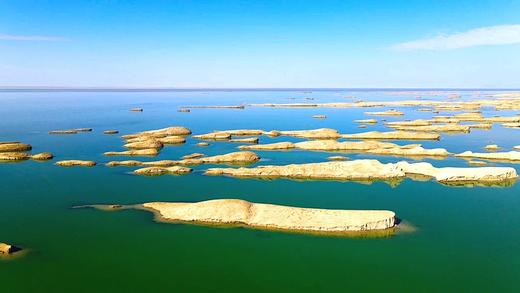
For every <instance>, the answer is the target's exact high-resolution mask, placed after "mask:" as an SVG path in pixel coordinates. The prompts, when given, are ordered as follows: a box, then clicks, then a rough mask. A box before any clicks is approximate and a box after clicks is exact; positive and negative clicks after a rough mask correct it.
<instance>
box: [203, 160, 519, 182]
mask: <svg viewBox="0 0 520 293" xmlns="http://www.w3.org/2000/svg"><path fill="white" fill-rule="evenodd" d="M206 174H207V175H229V176H234V177H258V178H277V177H278V178H295V179H338V180H359V181H365V180H369V181H372V180H395V179H403V178H405V177H408V178H411V179H416V176H426V177H428V178H433V179H435V180H436V181H438V182H441V183H450V184H457V183H471V182H474V183H500V182H508V181H512V180H515V179H516V178H517V177H518V175H517V173H516V170H515V169H514V168H510V167H482V168H455V167H442V168H437V167H434V166H432V165H431V164H430V163H425V162H422V163H408V162H406V161H400V162H397V163H388V164H384V163H381V162H379V161H377V160H353V161H344V162H323V163H308V164H291V165H282V166H272V165H270V166H258V167H254V168H244V167H242V168H210V169H208V170H207V171H206Z"/></svg>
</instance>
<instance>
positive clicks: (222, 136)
mask: <svg viewBox="0 0 520 293" xmlns="http://www.w3.org/2000/svg"><path fill="white" fill-rule="evenodd" d="M254 135H268V136H273V137H277V136H292V137H298V138H306V139H338V138H351V139H382V140H394V139H395V140H399V139H403V140H439V139H440V135H439V134H438V133H429V132H422V131H421V132H419V131H417V132H416V131H386V132H379V131H370V132H362V133H354V134H340V133H339V132H338V131H337V130H336V129H331V128H318V129H309V130H281V131H280V130H271V131H265V130H258V129H238V130H222V131H214V132H210V133H206V134H200V135H194V136H193V138H197V139H202V140H217V141H218V140H224V141H228V140H230V139H231V138H232V136H254Z"/></svg>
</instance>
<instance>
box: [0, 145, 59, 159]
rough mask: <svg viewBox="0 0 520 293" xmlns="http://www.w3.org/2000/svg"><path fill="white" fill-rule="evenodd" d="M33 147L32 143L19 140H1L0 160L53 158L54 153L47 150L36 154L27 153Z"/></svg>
mask: <svg viewBox="0 0 520 293" xmlns="http://www.w3.org/2000/svg"><path fill="white" fill-rule="evenodd" d="M31 149H32V146H31V145H30V144H26V143H22V142H18V141H7V142H0V161H23V160H28V159H31V160H36V161H44V160H50V159H52V158H53V155H52V154H51V153H47V152H44V153H38V154H34V155H31V154H29V153H27V151H30V150H31Z"/></svg>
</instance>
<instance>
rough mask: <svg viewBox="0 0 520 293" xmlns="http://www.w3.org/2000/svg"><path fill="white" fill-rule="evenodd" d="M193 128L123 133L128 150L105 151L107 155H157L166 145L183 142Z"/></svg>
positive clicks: (170, 128) (173, 127)
mask: <svg viewBox="0 0 520 293" xmlns="http://www.w3.org/2000/svg"><path fill="white" fill-rule="evenodd" d="M190 134H191V130H189V129H188V128H186V127H181V126H172V127H167V128H161V129H156V130H148V131H142V132H137V133H132V134H127V135H123V136H122V138H123V139H124V140H125V141H126V143H125V144H124V147H125V148H127V149H128V150H126V151H112V152H105V153H104V155H105V156H157V155H158V154H159V152H160V150H161V149H162V148H163V147H164V146H165V145H175V144H182V143H185V142H186V138H185V136H187V135H190Z"/></svg>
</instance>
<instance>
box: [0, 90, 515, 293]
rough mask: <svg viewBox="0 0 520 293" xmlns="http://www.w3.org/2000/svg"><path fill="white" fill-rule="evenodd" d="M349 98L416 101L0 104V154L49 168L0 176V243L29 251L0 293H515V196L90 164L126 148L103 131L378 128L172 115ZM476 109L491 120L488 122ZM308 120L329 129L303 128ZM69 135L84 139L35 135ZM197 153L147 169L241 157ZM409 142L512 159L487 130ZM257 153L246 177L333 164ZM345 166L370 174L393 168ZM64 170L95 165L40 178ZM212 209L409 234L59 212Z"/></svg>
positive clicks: (197, 96)
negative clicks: (356, 222)
mask: <svg viewBox="0 0 520 293" xmlns="http://www.w3.org/2000/svg"><path fill="white" fill-rule="evenodd" d="M461 93H462V94H463V95H464V97H463V98H464V99H466V98H471V97H470V96H471V95H472V92H461ZM352 95H354V96H356V97H359V98H361V99H363V100H385V99H386V100H389V99H408V98H413V97H414V96H412V97H410V96H393V95H389V94H388V93H385V92H381V91H368V90H367V91H346V90H344V91H313V92H312V93H303V92H301V91H208V92H202V91H177V92H2V93H0V141H11V140H16V141H23V142H26V143H30V144H32V145H33V152H34V153H36V152H42V151H50V152H52V153H54V155H55V159H54V160H53V161H48V162H34V161H24V162H20V163H2V164H0V242H8V243H12V244H16V245H18V246H20V247H22V248H25V249H26V250H25V253H24V255H21V256H19V257H16V258H11V259H0V292H2V293H3V292H365V291H366V292H520V252H519V251H520V229H519V227H520V210H519V207H520V185H519V184H515V185H513V186H511V187H505V188H491V187H474V188H467V187H448V186H443V185H441V184H439V183H437V182H434V181H427V182H418V181H412V180H409V179H407V180H404V181H403V182H401V184H399V185H398V186H391V185H389V184H386V183H383V182H375V183H372V184H360V183H355V182H336V181H291V180H284V179H279V180H256V179H235V178H228V177H210V176H204V175H203V174H202V173H203V171H204V170H205V169H207V168H208V167H211V166H208V165H203V166H196V167H194V169H195V172H194V173H192V174H189V175H186V176H161V177H141V176H134V175H131V174H130V172H131V171H132V170H133V168H128V167H113V168H109V167H105V166H104V163H106V162H107V161H109V160H112V159H114V158H107V157H105V156H103V155H102V153H103V152H105V151H110V150H123V148H122V140H121V139H120V138H119V136H118V135H104V134H103V130H108V129H118V130H119V131H120V132H121V134H126V133H132V132H136V131H142V130H149V129H156V128H162V127H167V126H174V125H181V126H186V127H189V128H190V129H192V131H193V133H194V134H201V133H206V132H209V131H212V130H216V129H219V130H224V129H238V128H253V129H265V130H272V129H278V130H296V129H312V128H320V127H330V128H335V129H338V130H339V131H340V132H341V133H353V132H361V131H369V130H384V129H385V128H384V127H383V126H382V125H381V123H379V124H377V125H373V126H369V127H368V128H366V129H359V128H358V127H357V124H356V123H354V122H352V121H353V120H354V119H366V118H367V116H365V115H364V114H363V112H365V111H378V110H384V109H385V108H379V107H376V108H370V109H369V110H367V109H363V108H352V109H325V108H324V109H321V108H320V109H316V108H310V109H281V108H257V107H252V108H249V107H247V108H246V109H244V110H236V109H193V110H192V112H191V113H179V112H177V109H178V107H179V106H182V105H208V104H214V105H237V104H242V103H263V102H275V103H276V102H277V103H291V102H330V101H349V100H348V99H345V98H344V97H345V96H352ZM304 97H312V98H314V99H315V100H314V101H309V100H305V99H304ZM289 98H291V99H289ZM426 98H427V97H425V99H426ZM430 98H440V97H430ZM132 107H142V108H144V112H142V113H135V112H129V111H128V109H129V108H132ZM398 109H400V110H403V111H405V112H406V115H405V117H404V118H403V117H389V118H386V119H388V120H400V119H416V118H428V117H431V115H434V114H432V113H430V112H418V111H415V110H416V108H413V107H410V108H398ZM483 112H484V115H496V114H497V112H494V111H493V110H492V109H484V111H483ZM316 114H325V115H327V116H328V118H327V119H312V118H311V116H312V115H316ZM443 114H446V113H441V114H440V115H443ZM448 114H453V112H450V113H448ZM515 114H517V113H516V112H515V111H501V112H500V115H515ZM78 127H92V128H93V129H94V131H93V132H91V133H80V134H77V135H49V134H47V132H48V131H49V130H55V129H68V128H78ZM260 140H261V143H270V142H277V141H298V140H299V139H295V138H287V137H278V138H269V137H261V138H260ZM197 142H198V141H197V140H195V139H193V138H191V137H190V138H188V141H187V143H186V144H183V145H179V146H168V147H165V148H164V149H163V150H162V152H161V154H160V155H159V156H158V157H157V158H156V159H158V160H159V159H177V158H179V157H181V156H182V155H185V154H189V153H193V152H203V153H205V154H207V155H216V154H223V153H227V152H232V151H236V150H237V146H238V145H237V144H235V143H228V142H214V143H213V142H212V143H211V145H210V146H209V147H207V148H200V147H197V146H195V144H196V143H197ZM399 143H401V142H399ZM402 143H409V142H402ZM422 143H423V144H424V146H425V147H445V148H447V149H448V150H449V151H451V152H461V151H465V150H473V151H482V147H483V146H484V145H486V144H489V143H496V144H498V145H500V146H502V147H504V149H505V150H510V149H511V147H512V146H514V145H518V144H520V130H517V129H507V128H502V127H501V126H500V125H499V124H495V125H494V127H493V129H492V130H480V129H475V130H472V132H471V133H470V134H458V135H443V137H442V139H441V141H429V142H422ZM257 153H258V154H259V155H260V156H261V157H262V160H261V161H260V162H258V163H257V165H262V164H289V163H301V162H322V161H326V158H327V157H328V156H330V155H331V153H327V152H307V151H287V152H268V151H259V152H257ZM346 155H347V156H348V157H350V158H351V159H357V158H377V159H379V160H381V161H382V162H396V161H399V160H404V159H403V158H395V157H381V156H368V155H363V154H346ZM63 159H86V160H95V161H97V162H98V163H99V164H98V166H96V167H92V168H81V167H77V168H63V167H57V166H54V165H53V162H55V161H56V160H63ZM121 159H125V158H121ZM406 160H408V161H412V160H410V159H406ZM425 161H428V162H431V163H433V164H434V165H435V166H467V163H466V161H464V160H462V159H457V158H448V159H446V160H441V161H436V160H425ZM496 165H498V166H512V167H515V168H517V167H518V165H515V164H506V163H497V164H496ZM517 169H518V168H517ZM217 198H240V199H245V200H248V201H253V202H259V203H273V204H282V205H291V206H301V207H316V208H334V209H388V210H393V211H395V212H396V214H397V215H398V217H399V218H400V219H402V220H403V222H406V223H409V224H410V225H413V226H414V227H415V228H416V231H415V232H413V233H398V234H396V235H394V236H392V237H389V238H341V237H322V236H316V235H305V234H293V233H282V232H269V231H259V230H251V229H246V228H214V227H206V226H196V225H183V224H166V223H157V222H155V221H154V219H153V215H152V214H151V213H148V212H145V211H137V210H122V211H118V212H102V211H98V210H94V209H72V208H71V207H73V206H77V205H85V204H113V203H117V204H135V203H142V202H150V201H187V202H195V201H201V200H208V199H217Z"/></svg>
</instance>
